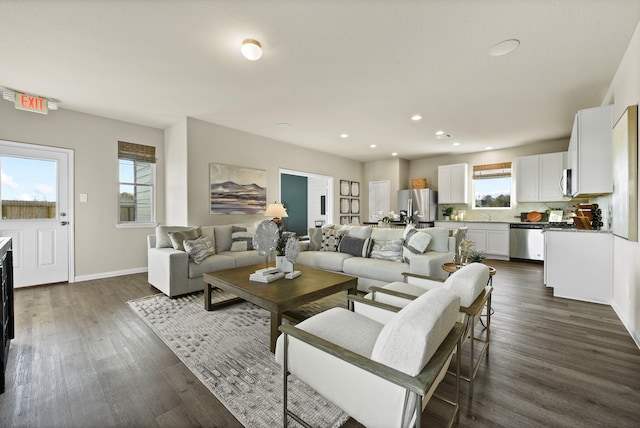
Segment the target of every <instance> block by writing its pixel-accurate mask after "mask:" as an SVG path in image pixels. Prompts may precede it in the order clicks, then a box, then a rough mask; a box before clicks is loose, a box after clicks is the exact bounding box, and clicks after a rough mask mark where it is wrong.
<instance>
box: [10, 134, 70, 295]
mask: <svg viewBox="0 0 640 428" xmlns="http://www.w3.org/2000/svg"><path fill="white" fill-rule="evenodd" d="M69 157H70V153H69V151H67V150H62V149H54V148H48V147H43V146H33V145H24V144H17V143H11V142H4V141H0V171H1V173H2V186H1V188H0V199H1V206H2V218H1V219H0V236H10V237H11V238H13V268H14V285H15V287H25V286H29V285H38V284H48V283H55V282H64V281H69V272H70V270H71V269H70V264H69V261H70V257H69V254H70V252H69V242H70V221H71V216H70V213H69V211H68V208H69V199H68V194H69V161H70V160H69Z"/></svg>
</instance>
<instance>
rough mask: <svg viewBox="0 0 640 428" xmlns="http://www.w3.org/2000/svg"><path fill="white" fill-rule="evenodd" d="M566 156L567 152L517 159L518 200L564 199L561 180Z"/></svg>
mask: <svg viewBox="0 0 640 428" xmlns="http://www.w3.org/2000/svg"><path fill="white" fill-rule="evenodd" d="M566 158H567V153H566V152H558V153H545V154H541V155H532V156H523V157H519V158H518V159H517V160H516V200H517V201H518V202H553V201H562V200H563V194H562V193H563V192H562V188H561V186H560V180H561V178H562V171H563V170H564V167H565V164H566Z"/></svg>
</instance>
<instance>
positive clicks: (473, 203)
mask: <svg viewBox="0 0 640 428" xmlns="http://www.w3.org/2000/svg"><path fill="white" fill-rule="evenodd" d="M507 165H508V166H507ZM491 169H495V170H504V169H508V170H509V172H508V173H505V172H502V173H498V174H491V173H489V174H488V175H496V176H491V177H482V175H483V174H482V173H481V172H478V170H485V172H488V171H487V170H491ZM477 172H478V173H477ZM498 178H508V179H509V206H508V207H478V206H476V201H477V200H478V199H477V197H476V182H477V181H484V180H491V179H498ZM471 184H472V194H473V196H472V201H471V209H472V210H479V211H486V210H503V211H504V210H511V209H513V208H514V206H515V194H514V182H513V164H512V163H511V162H503V163H499V164H487V165H475V166H474V170H473V173H472V176H471Z"/></svg>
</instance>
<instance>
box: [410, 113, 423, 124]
mask: <svg viewBox="0 0 640 428" xmlns="http://www.w3.org/2000/svg"><path fill="white" fill-rule="evenodd" d="M411 120H413V121H414V122H417V121H419V120H422V116H420V115H419V114H414V115H413V116H411Z"/></svg>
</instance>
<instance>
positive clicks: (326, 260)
mask: <svg viewBox="0 0 640 428" xmlns="http://www.w3.org/2000/svg"><path fill="white" fill-rule="evenodd" d="M329 229H332V231H331V232H330V234H333V235H334V236H335V235H341V236H351V237H357V238H358V239H362V240H366V239H369V240H370V242H371V244H373V248H374V252H375V244H376V242H378V243H381V242H389V241H393V240H396V241H397V240H403V242H404V239H403V236H404V235H406V233H407V231H406V230H405V229H391V228H378V227H371V226H334V227H332V228H322V229H320V228H310V229H309V238H310V240H309V243H308V244H307V245H306V246H305V247H303V249H304V250H305V251H302V252H301V253H300V255H299V256H298V259H297V260H296V264H301V265H304V266H310V267H314V268H318V269H324V270H330V271H334V272H342V273H345V274H347V275H353V276H357V277H358V290H361V291H368V290H369V287H371V286H373V285H375V286H383V285H385V284H388V283H390V282H394V281H403V280H404V277H403V275H402V273H403V272H410V273H414V274H420V275H427V276H430V277H433V278H439V279H446V277H447V275H448V274H447V272H445V271H444V270H443V269H442V264H443V263H448V262H453V258H454V253H455V248H456V238H455V237H450V236H449V231H448V229H444V228H440V227H434V228H425V229H416V231H419V232H421V233H427V234H429V235H430V237H431V240H430V242H429V243H428V247H427V248H426V250H425V251H424V252H422V253H419V254H414V253H411V252H407V250H406V248H405V249H404V250H403V252H404V256H403V257H402V261H392V260H383V259H379V258H372V257H373V256H372V255H368V256H365V257H363V256H362V255H364V253H363V254H361V255H360V256H358V255H354V254H350V253H347V252H341V251H340V249H338V251H332V250H331V248H329V251H327V248H326V247H325V248H324V251H323V248H322V246H323V238H327V234H328V233H327V231H328V230H329ZM323 235H324V236H323ZM341 242H344V241H343V240H341ZM365 253H366V251H365ZM377 256H378V257H379V256H380V254H378V255H377ZM391 258H393V257H391ZM407 259H408V260H409V262H407V261H405V260H407Z"/></svg>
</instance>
